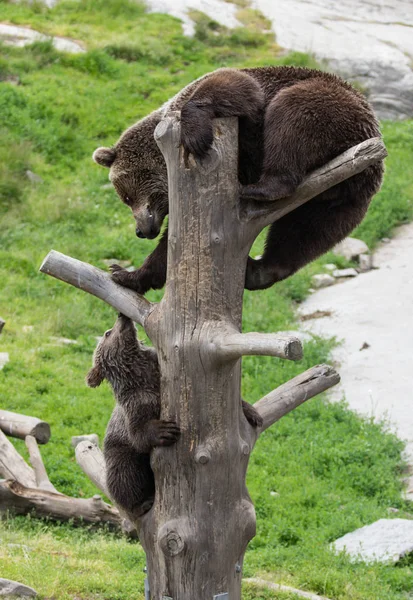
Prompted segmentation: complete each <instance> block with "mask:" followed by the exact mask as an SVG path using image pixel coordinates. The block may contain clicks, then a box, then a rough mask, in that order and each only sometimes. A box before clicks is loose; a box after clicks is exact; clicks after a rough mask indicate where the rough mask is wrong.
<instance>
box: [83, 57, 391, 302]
mask: <svg viewBox="0 0 413 600" xmlns="http://www.w3.org/2000/svg"><path fill="white" fill-rule="evenodd" d="M170 110H180V111H181V127H182V144H183V146H184V148H185V150H186V151H187V152H190V153H192V154H193V155H194V156H195V157H197V158H199V159H202V158H203V157H204V156H205V155H206V154H207V152H208V150H209V148H210V147H211V144H212V119H214V118H216V117H230V116H237V117H239V168H238V176H239V181H240V183H241V188H240V196H241V198H240V201H241V202H242V200H243V199H244V198H250V199H255V200H274V201H276V200H277V199H279V198H283V197H285V196H288V195H290V194H291V193H292V192H294V190H295V189H296V187H297V186H298V185H299V184H300V183H301V181H302V180H303V178H304V177H305V176H306V174H307V173H309V172H311V171H313V170H314V169H316V168H318V167H320V166H322V165H323V164H324V163H326V162H328V161H329V160H331V159H332V158H334V157H336V156H338V155H339V154H341V153H342V152H344V151H345V150H347V149H348V148H350V147H352V146H354V145H356V144H358V143H359V142H362V141H364V140H366V139H368V138H372V137H378V136H380V131H379V127H378V123H377V120H376V118H375V116H374V113H373V110H372V108H371V107H370V105H369V103H368V102H367V100H366V99H365V98H364V96H363V95H362V94H361V93H359V92H358V91H357V90H355V89H354V88H353V87H352V86H351V85H350V84H348V83H346V82H345V81H343V80H342V79H340V78H339V77H337V76H335V75H332V74H329V73H323V72H321V71H317V70H311V69H303V68H296V67H262V68H253V69H240V70H238V69H218V70H217V71H214V72H213V73H209V74H207V75H205V76H204V77H201V78H200V79H198V80H196V81H194V82H192V83H190V84H189V85H188V86H187V87H185V88H184V89H183V90H181V91H180V92H179V93H178V94H177V95H176V96H175V97H174V98H172V99H171V100H170V101H169V102H167V103H166V104H165V105H164V106H163V107H161V108H160V109H158V110H156V111H154V112H152V113H151V114H150V115H149V116H147V117H146V118H144V119H142V120H141V121H138V123H136V124H135V125H132V127H130V128H129V129H127V130H126V131H125V132H124V133H123V135H122V136H121V138H120V139H119V141H118V142H117V143H116V144H115V146H114V147H113V148H98V149H97V150H96V151H95V152H94V155H93V158H94V160H95V161H96V162H97V163H99V164H100V165H103V166H105V167H110V179H111V181H112V183H113V185H114V187H115V189H116V191H117V193H118V194H119V196H120V198H121V199H122V201H123V202H124V203H125V204H127V205H128V206H130V208H131V209H132V212H133V215H134V217H135V220H136V235H137V236H138V237H146V238H154V237H156V236H157V235H158V234H159V232H160V228H161V225H162V222H163V220H164V218H165V216H166V215H167V214H168V186H167V173H166V166H165V163H164V160H163V157H162V154H161V152H160V150H159V149H158V147H157V145H156V143H155V141H154V137H153V133H154V130H155V127H156V126H157V124H158V123H159V121H160V120H161V119H162V117H163V116H164V115H165V114H166V113H167V112H168V111H170ZM382 175H383V164H382V162H380V163H376V164H375V165H373V166H370V167H368V168H367V169H366V170H365V171H363V172H362V173H360V174H358V175H355V176H354V177H351V178H350V179H347V180H346V181H344V182H343V183H340V184H339V185H336V186H334V187H333V188H331V189H329V190H327V191H326V192H323V193H322V194H320V195H319V196H316V197H315V198H313V199H312V200H311V201H309V202H307V204H304V205H303V206H301V207H299V208H297V209H295V210H294V211H293V212H291V213H289V214H288V215H286V216H285V217H283V218H282V219H280V220H279V221H276V222H275V223H273V224H272V225H271V226H270V228H269V232H268V236H267V240H266V244H265V251H264V254H263V256H262V257H261V258H260V259H259V260H253V259H251V258H249V259H248V264H247V270H246V280H245V286H246V288H248V289H251V290H256V289H262V288H266V287H269V286H271V285H273V284H274V283H275V282H277V281H280V280H282V279H285V278H286V277H288V276H289V275H291V274H292V273H294V272H295V271H297V270H298V269H300V268H301V267H303V266H304V265H305V264H307V263H308V262H310V261H311V260H313V259H315V258H316V257H317V256H320V255H321V254H323V253H324V252H326V251H327V250H329V249H330V248H331V247H332V246H334V245H335V244H336V243H338V242H339V241H341V240H342V239H343V238H344V237H346V236H347V235H348V234H349V233H350V232H351V231H352V230H353V229H354V227H356V226H357V225H358V224H359V223H360V221H361V220H362V218H363V217H364V215H365V213H366V211H367V208H368V206H369V203H370V201H371V199H372V197H373V196H374V194H375V193H376V192H377V191H378V189H379V188H380V184H381V180H382ZM166 260H167V231H165V233H164V235H163V237H162V238H161V240H160V242H159V244H158V246H157V247H156V249H155V250H154V252H153V253H152V254H151V255H150V256H148V258H147V259H146V260H145V262H144V263H143V265H142V266H141V268H140V269H138V270H136V271H134V272H128V271H126V270H124V269H121V268H120V267H118V266H117V265H114V266H113V267H112V277H113V279H114V280H115V281H116V282H118V283H120V284H122V285H124V286H126V287H129V288H131V289H134V290H136V291H137V292H139V293H141V294H143V293H145V292H146V291H147V290H148V289H150V288H160V287H162V286H163V285H164V283H165V279H166Z"/></svg>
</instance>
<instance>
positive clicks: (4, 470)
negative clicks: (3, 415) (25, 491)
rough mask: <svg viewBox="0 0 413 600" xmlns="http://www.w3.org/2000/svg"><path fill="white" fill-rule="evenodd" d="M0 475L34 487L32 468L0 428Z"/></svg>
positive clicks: (34, 479) (34, 480)
mask: <svg viewBox="0 0 413 600" xmlns="http://www.w3.org/2000/svg"><path fill="white" fill-rule="evenodd" d="M0 476H2V477H4V478H5V479H15V480H16V481H18V482H19V483H21V484H22V485H25V486H28V487H36V478H35V474H34V471H33V469H31V468H30V467H29V465H28V464H27V463H26V462H25V461H24V460H23V458H22V457H21V456H20V454H19V453H18V452H17V450H16V448H15V447H14V446H13V444H12V443H11V442H10V441H9V440H8V439H7V437H6V436H5V435H4V433H3V432H2V431H1V430H0Z"/></svg>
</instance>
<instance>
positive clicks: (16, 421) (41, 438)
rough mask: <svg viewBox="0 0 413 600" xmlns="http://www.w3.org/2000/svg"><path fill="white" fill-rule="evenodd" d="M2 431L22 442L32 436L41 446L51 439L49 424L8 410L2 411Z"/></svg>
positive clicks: (0, 421) (0, 416)
mask: <svg viewBox="0 0 413 600" xmlns="http://www.w3.org/2000/svg"><path fill="white" fill-rule="evenodd" d="M0 429H1V430H2V431H4V433H6V434H7V435H10V436H11V437H15V438H20V439H21V440H24V439H25V437H26V436H27V435H32V436H33V437H35V438H36V440H37V441H38V442H39V444H47V442H48V441H49V439H50V425H49V423H46V422H45V421H41V420H40V419H36V417H28V416H27V415H20V414H18V413H13V412H10V411H8V410H0Z"/></svg>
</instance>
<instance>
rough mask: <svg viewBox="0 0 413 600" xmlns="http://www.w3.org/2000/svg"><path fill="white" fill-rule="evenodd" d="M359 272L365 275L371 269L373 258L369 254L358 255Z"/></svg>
mask: <svg viewBox="0 0 413 600" xmlns="http://www.w3.org/2000/svg"><path fill="white" fill-rule="evenodd" d="M359 265H360V271H361V272H362V273H366V272H367V271H371V269H372V268H373V257H372V256H371V254H360V256H359Z"/></svg>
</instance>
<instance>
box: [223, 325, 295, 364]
mask: <svg viewBox="0 0 413 600" xmlns="http://www.w3.org/2000/svg"><path fill="white" fill-rule="evenodd" d="M214 343H215V345H216V351H217V355H218V356H219V357H220V358H221V359H222V360H225V359H228V360H236V359H237V358H240V357H241V356H248V355H261V356H277V357H278V358H285V359H287V360H301V358H302V357H303V346H302V344H301V342H300V340H299V339H298V338H296V337H294V336H292V335H283V334H278V333H255V332H251V333H232V334H231V333H229V334H227V335H221V336H218V337H217V338H216V339H215V340H214Z"/></svg>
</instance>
